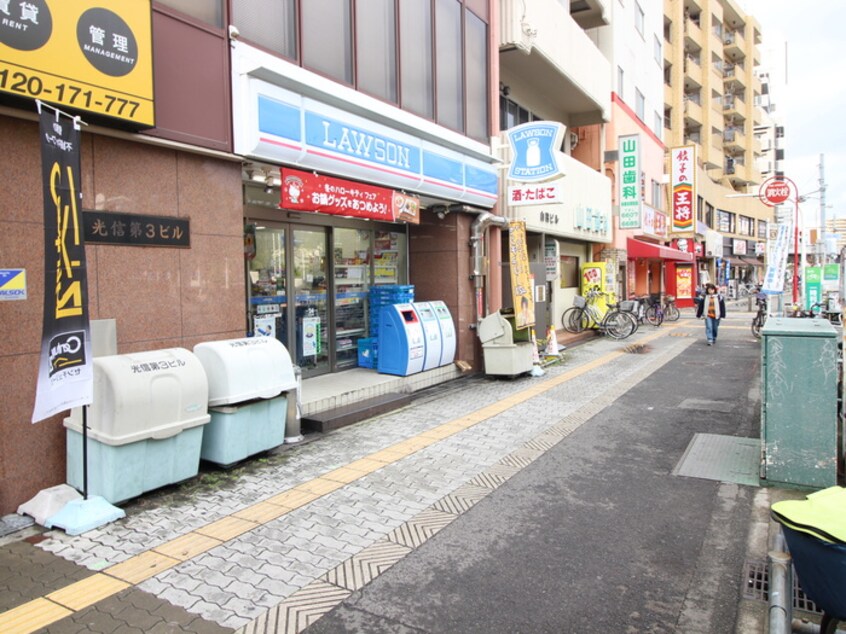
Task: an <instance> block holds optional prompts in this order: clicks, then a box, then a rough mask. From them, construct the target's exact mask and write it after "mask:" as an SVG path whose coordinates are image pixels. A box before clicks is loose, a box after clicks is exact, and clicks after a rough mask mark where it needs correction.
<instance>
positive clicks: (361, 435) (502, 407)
mask: <svg viewBox="0 0 846 634" xmlns="http://www.w3.org/2000/svg"><path fill="white" fill-rule="evenodd" d="M750 318H751V316H750ZM747 321H748V319H747V317H746V315H742V314H739V315H736V316H732V315H730V318H729V319H727V320H726V322H725V323H724V326H723V327H722V328H721V343H722V340H723V339H726V340H732V339H736V340H738V341H741V345H743V346H749V345H753V343H752V342H751V339H752V338H751V334H750V333H749V332H748V323H747ZM700 330H701V322H698V321H695V320H691V319H689V318H687V317H683V318H682V320H681V321H679V322H677V323H676V324H665V325H664V326H662V327H661V328H660V329H653V328H651V327H648V326H647V327H644V328H642V329H641V330H640V331H639V332H638V333H637V334H636V335H635V336H634V337H632V338H631V339H629V340H626V341H624V342H618V341H612V340H607V339H596V340H593V341H590V342H588V343H586V344H584V345H579V346H577V347H573V348H570V349H568V350H567V351H566V353H565V362H564V363H563V364H562V365H559V366H552V367H549V368H547V374H546V375H545V376H544V377H541V378H531V377H522V378H518V379H515V380H511V381H508V380H490V379H486V378H484V377H468V378H464V379H459V380H457V381H454V382H452V383H450V384H447V385H445V386H441V387H439V388H436V389H433V390H431V391H430V392H428V393H424V394H421V395H417V396H416V397H415V400H414V402H413V404H412V405H410V406H409V407H406V408H404V409H402V410H399V411H396V412H392V413H390V414H388V415H384V416H381V417H378V418H374V419H371V420H368V421H364V422H362V423H359V424H357V425H355V426H352V427H348V428H344V429H342V430H339V431H336V432H333V433H330V434H327V435H325V436H322V437H319V438H317V439H314V440H312V441H310V442H305V443H302V444H300V445H294V446H286V447H284V448H281V449H280V450H279V451H276V452H271V454H269V455H266V456H264V457H260V458H257V459H253V460H251V461H249V462H248V463H246V464H244V465H243V466H240V467H238V468H235V469H232V470H229V471H220V470H212V471H207V472H204V473H203V474H202V475H201V476H200V477H198V478H195V479H193V480H192V481H190V482H188V483H185V484H183V485H181V486H175V487H169V488H168V489H166V490H163V491H160V492H156V493H152V494H149V495H145V496H143V497H142V498H140V499H139V500H136V501H134V502H132V503H129V504H127V505H126V506H125V510H126V511H127V517H126V518H125V519H124V520H121V521H118V522H116V523H114V524H111V525H108V526H105V527H102V528H100V529H96V530H94V531H90V532H88V533H86V534H84V535H81V536H78V537H71V536H68V535H65V534H64V533H63V532H61V531H47V532H45V533H43V534H39V535H35V536H32V537H30V538H28V539H27V540H26V541H18V542H14V543H11V544H7V545H5V546H2V547H0V587H2V588H3V594H2V598H0V631H3V632H32V631H38V630H39V628H45V629H43V631H48V632H95V631H96V632H136V631H137V632H169V631H181V632H203V633H205V632H225V631H234V630H238V631H243V632H259V631H261V632H271V631H273V632H276V631H280V632H287V631H290V632H297V631H301V630H302V629H304V628H305V627H306V626H307V625H309V624H310V623H313V622H315V621H317V620H318V619H319V617H320V616H321V615H323V614H324V613H326V612H327V611H329V610H331V609H332V608H333V607H335V606H337V605H339V604H340V603H341V602H343V601H344V600H345V599H347V598H348V597H350V596H351V595H352V593H353V592H356V591H358V590H360V589H361V588H362V587H365V586H366V585H367V584H368V583H370V582H371V581H372V580H373V579H375V578H377V577H378V576H379V575H380V574H382V573H383V572H384V571H386V570H388V569H389V568H390V567H391V566H392V565H394V564H395V563H397V562H398V561H401V560H402V559H403V558H404V557H406V556H407V555H408V554H409V553H412V552H415V551H416V550H418V549H420V548H421V547H422V546H423V545H424V544H425V543H426V542H427V541H428V540H429V539H431V538H432V537H433V536H435V535H436V534H437V533H438V532H439V531H440V530H442V529H443V528H444V527H446V526H448V525H450V524H451V523H452V522H461V521H462V520H463V518H462V515H463V514H464V513H465V512H467V511H468V510H469V509H471V508H472V507H473V506H474V505H475V504H476V503H477V502H478V501H479V500H482V499H484V498H485V497H487V496H489V495H492V494H494V493H495V492H496V491H497V489H498V488H499V487H501V486H504V485H506V484H507V481H508V480H509V478H511V477H512V476H514V475H515V474H517V473H519V472H520V471H521V470H523V469H524V468H526V467H527V466H529V465H531V464H532V463H533V462H534V461H535V460H537V459H538V458H540V457H541V456H543V455H544V454H545V453H546V452H547V451H549V449H551V448H552V447H554V446H555V445H557V444H558V443H561V442H564V443H566V442H567V437H568V436H569V435H570V434H571V433H572V432H573V431H574V430H576V429H578V428H579V427H580V426H581V425H583V424H584V423H585V422H587V421H589V420H591V419H592V418H593V417H594V416H595V415H596V414H598V413H599V412H601V411H602V410H603V409H604V408H606V407H608V406H609V405H611V404H612V403H614V402H615V401H616V400H617V399H619V398H620V397H621V396H623V395H625V394H627V393H628V392H629V391H630V390H632V389H633V388H634V387H635V386H636V385H638V384H639V383H640V382H641V381H642V380H643V379H644V378H645V377H648V376H650V375H651V374H652V373H654V372H656V371H658V370H659V369H660V368H662V367H663V366H664V365H665V364H667V363H669V362H670V361H672V360H673V359H676V358H678V357H679V356H680V355H689V354H699V353H700V352H701V351H699V350H698V349H697V350H696V351H694V349H695V348H696V347H697V346H698V347H699V348H702V349H703V350H704V346H703V341H704V336H702V335H703V333H701V332H700ZM644 351H648V354H639V353H641V352H644ZM738 539H743V540H745V535H744V536H738ZM12 589H13V591H12Z"/></svg>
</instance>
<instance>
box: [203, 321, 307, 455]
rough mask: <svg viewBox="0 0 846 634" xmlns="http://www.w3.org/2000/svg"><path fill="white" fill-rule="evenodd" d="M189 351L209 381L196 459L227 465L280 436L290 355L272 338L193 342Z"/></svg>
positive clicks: (292, 384) (290, 393) (290, 389)
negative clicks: (206, 421)
mask: <svg viewBox="0 0 846 634" xmlns="http://www.w3.org/2000/svg"><path fill="white" fill-rule="evenodd" d="M194 354H195V355H197V358H198V359H199V361H200V363H201V364H202V366H203V368H204V369H205V372H206V375H207V376H208V380H209V401H208V405H209V413H210V416H211V421H210V422H209V424H208V425H206V428H205V430H203V443H202V451H201V453H200V457H201V458H202V459H203V460H208V461H209V462H213V463H215V464H219V465H224V466H226V465H230V464H234V463H236V462H239V461H241V460H244V459H245V458H248V457H249V456H252V455H255V454H257V453H260V452H262V451H267V450H269V449H273V448H274V447H278V446H279V445H281V444H282V443H283V442H284V440H285V427H286V423H287V419H288V416H289V415H296V411H295V410H294V411H293V412H289V409H290V408H289V407H288V401H289V399H292V400H293V401H294V402H296V390H297V389H298V382H297V378H296V375H295V372H294V366H293V364H292V363H291V355H290V354H289V353H288V350H287V349H286V348H285V346H284V345H283V344H282V342H280V341H279V340H278V339H276V338H275V337H245V338H241V339H227V340H223V341H211V342H204V343H199V344H197V345H196V346H194Z"/></svg>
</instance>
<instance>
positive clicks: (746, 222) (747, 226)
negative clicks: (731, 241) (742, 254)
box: [737, 216, 753, 236]
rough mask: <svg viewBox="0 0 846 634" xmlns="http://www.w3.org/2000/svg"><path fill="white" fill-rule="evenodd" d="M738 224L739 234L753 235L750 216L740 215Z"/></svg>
mask: <svg viewBox="0 0 846 634" xmlns="http://www.w3.org/2000/svg"><path fill="white" fill-rule="evenodd" d="M738 224H739V228H738V230H737V232H738V233H739V234H741V235H744V236H751V235H753V233H752V227H753V224H752V218H749V217H748V216H740V219H739V223H738Z"/></svg>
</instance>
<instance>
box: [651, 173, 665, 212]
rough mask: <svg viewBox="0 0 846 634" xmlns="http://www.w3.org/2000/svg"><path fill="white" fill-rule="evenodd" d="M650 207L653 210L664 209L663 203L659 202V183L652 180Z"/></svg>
mask: <svg viewBox="0 0 846 634" xmlns="http://www.w3.org/2000/svg"><path fill="white" fill-rule="evenodd" d="M652 206H653V207H655V209H659V210H661V209H664V204H663V201H662V200H661V183H659V182H658V181H656V180H655V179H654V178H653V179H652Z"/></svg>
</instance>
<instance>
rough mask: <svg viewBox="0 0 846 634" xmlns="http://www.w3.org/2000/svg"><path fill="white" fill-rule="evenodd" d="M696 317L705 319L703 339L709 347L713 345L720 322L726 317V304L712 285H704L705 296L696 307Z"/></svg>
mask: <svg viewBox="0 0 846 634" xmlns="http://www.w3.org/2000/svg"><path fill="white" fill-rule="evenodd" d="M696 316H697V317H698V318H699V319H705V337H706V338H707V339H708V345H709V346H712V345H714V344H715V343H716V342H717V330H718V329H719V327H720V320H721V319H722V318H723V317H725V316H726V302H725V300H724V299H723V296H722V295H720V294H719V293H718V292H717V287H716V286H714V285H713V284H706V285H705V296H704V297H703V298H702V301H701V302H699V305H698V306H697V307H696Z"/></svg>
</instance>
